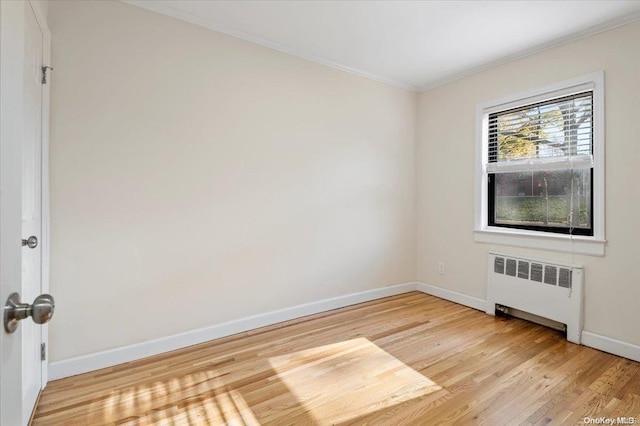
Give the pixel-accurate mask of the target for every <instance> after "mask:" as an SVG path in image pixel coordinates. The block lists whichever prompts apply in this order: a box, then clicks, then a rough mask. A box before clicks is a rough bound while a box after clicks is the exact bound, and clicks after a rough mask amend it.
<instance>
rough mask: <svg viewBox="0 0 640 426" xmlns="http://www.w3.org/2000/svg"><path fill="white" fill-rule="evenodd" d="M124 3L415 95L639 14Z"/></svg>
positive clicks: (473, 4)
mask: <svg viewBox="0 0 640 426" xmlns="http://www.w3.org/2000/svg"><path fill="white" fill-rule="evenodd" d="M124 1H125V2H126V3H130V4H133V5H136V6H140V7H144V8H146V9H151V10H154V11H156V12H160V13H163V14H166V15H170V16H174V17H176V18H179V19H183V20H185V21H189V22H192V23H196V24H199V25H203V26H205V27H208V28H211V29H214V30H216V31H220V32H223V33H227V34H230V35H233V36H236V37H240V38H243V39H246V40H249V41H252V42H255V43H258V44H261V45H265V46H268V47H271V48H274V49H277V50H281V51H284V52H287V53H290V54H293V55H296V56H300V57H302V58H305V59H309V60H312V61H315V62H319V63H323V64H326V65H329V66H332V67H335V68H339V69H342V70H345V71H349V72H352V73H355V74H359V75H363V76H366V77H369V78H372V79H375V80H378V81H382V82H385V83H388V84H392V85H395V86H399V87H403V88H406V89H409V90H414V91H421V90H426V89H429V88H431V87H435V86H438V85H441V84H444V83H447V82H449V81H453V80H455V79H457V78H460V77H462V76H465V75H469V74H471V73H474V72H478V71H481V70H484V69H487V68H490V67H492V66H495V65H498V64H501V63H504V62H507V61H509V60H513V59H515V58H518V57H522V56H525V55H527V54H531V53H534V52H537V51H540V50H543V49H546V48H549V47H552V46H556V45H558V44H561V43H564V42H567V41H571V40H575V39H577V38H580V37H584V36H586V35H590V34H593V33H596V32H599V31H603V30H606V29H609V28H613V27H616V26H619V25H622V24H624V23H627V22H631V21H633V20H638V19H640V0H635V1H614V0H605V1H595V0H593V1H558V0H556V1H348V0H344V1H202V0H200V1H191V0H124Z"/></svg>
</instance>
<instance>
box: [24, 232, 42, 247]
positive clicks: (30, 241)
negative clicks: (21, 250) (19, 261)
mask: <svg viewBox="0 0 640 426" xmlns="http://www.w3.org/2000/svg"><path fill="white" fill-rule="evenodd" d="M24 246H27V247H29V248H31V249H33V248H36V247H38V237H36V236H35V235H32V236H30V237H29V238H27V239H26V240H22V247H24Z"/></svg>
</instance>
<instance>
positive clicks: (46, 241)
mask: <svg viewBox="0 0 640 426" xmlns="http://www.w3.org/2000/svg"><path fill="white" fill-rule="evenodd" d="M29 4H30V5H31V9H32V10H33V13H34V15H35V17H36V21H38V26H39V27H40V30H41V31H42V63H43V64H44V65H46V66H51V31H50V30H49V25H48V23H47V14H46V11H45V10H44V9H43V7H44V6H43V4H42V2H41V1H34V0H29ZM52 80H53V72H48V73H47V84H43V85H42V150H41V155H42V163H41V174H40V176H41V179H42V185H41V191H42V194H41V209H42V212H41V221H42V224H41V228H40V232H41V236H40V237H41V238H40V241H41V242H42V243H41V246H40V247H41V249H40V250H41V280H42V281H41V286H42V287H41V294H42V293H47V294H48V293H49V265H50V264H49V261H50V248H51V244H50V237H51V232H50V216H49V215H50V204H49V202H50V201H49V107H50V99H51V82H52ZM41 327H42V342H43V343H45V344H46V351H45V357H46V358H45V359H46V361H45V362H43V363H42V381H41V383H40V389H44V387H45V386H46V385H47V382H48V374H49V353H48V352H49V324H48V323H47V324H43V325H42V326H41Z"/></svg>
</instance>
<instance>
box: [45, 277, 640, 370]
mask: <svg viewBox="0 0 640 426" xmlns="http://www.w3.org/2000/svg"><path fill="white" fill-rule="evenodd" d="M411 291H420V292H422V293H425V294H429V295H431V296H435V297H438V298H441V299H444V300H448V301H450V302H454V303H458V304H461V305H464V306H468V307H470V308H473V309H477V310H479V311H482V312H486V307H487V302H486V300H484V299H479V298H477V297H473V296H467V295H465V294H462V293H457V292H455V291H451V290H447V289H445V288H442V287H437V286H434V285H430V284H425V283H422V282H409V283H405V284H399V285H394V286H389V287H382V288H378V289H374V290H367V291H363V292H359V293H352V294H348V295H345V296H338V297H334V298H331V299H324V300H320V301H317V302H311V303H305V304H303V305H298V306H294V307H291V308H285V309H281V310H278V311H273V312H268V313H265V314H259V315H253V316H250V317H246V318H240V319H238V320H234V321H229V322H226V323H222V324H217V325H214V326H211V327H205V328H201V329H198V330H192V331H187V332H185V333H180V334H176V335H173V336H168V337H163V338H160V339H155V340H149V341H147V342H142V343H137V344H134V345H129V346H123V347H120V348H116V349H109V350H106V351H102V352H97V353H93V354H89V355H82V356H79V357H75V358H70V359H65V360H62V361H56V362H52V363H51V365H50V367H49V378H50V379H51V380H56V379H62V378H64V377H70V376H75V375H77V374H82V373H87V372H90V371H95V370H99V369H101V368H107V367H111V366H114V365H118V364H123V363H126V362H130V361H135V360H138V359H142V358H146V357H149V356H153V355H158V354H161V353H165V352H169V351H173V350H176V349H182V348H186V347H188V346H192V345H196V344H199V343H204V342H208V341H210V340H214V339H219V338H222V337H226V336H231V335H233V334H237V333H242V332H245V331H249V330H254V329H256V328H260V327H266V326H269V325H273V324H277V323H279V322H283V321H290V320H293V319H297V318H301V317H304V316H307V315H313V314H317V313H321V312H326V311H330V310H333V309H338V308H343V307H345V306H350V305H355V304H358V303H363V302H369V301H371V300H377V299H381V298H384V297H389V296H395V295H398V294H404V293H409V292H411ZM582 344H583V345H585V346H590V347H593V348H595V349H599V350H603V351H606V352H609V353H612V354H614V355H618V356H621V357H625V358H629V359H633V360H635V361H640V346H636V345H632V344H630V343H625V342H621V341H619V340H615V339H611V338H608V337H605V336H601V335H598V334H594V333H590V332H587V331H583V332H582Z"/></svg>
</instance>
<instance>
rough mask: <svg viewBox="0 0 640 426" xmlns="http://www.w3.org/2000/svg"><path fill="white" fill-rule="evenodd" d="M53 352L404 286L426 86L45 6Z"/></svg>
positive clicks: (166, 23)
mask: <svg viewBox="0 0 640 426" xmlns="http://www.w3.org/2000/svg"><path fill="white" fill-rule="evenodd" d="M49 21H50V26H51V30H52V38H53V47H52V49H53V64H52V66H53V67H54V68H55V74H54V76H53V83H52V103H51V111H52V115H51V207H52V212H51V221H52V224H51V228H52V246H51V251H52V266H51V268H52V269H51V292H52V294H54V295H55V297H56V302H57V311H56V316H55V320H54V321H52V322H51V344H50V346H51V359H52V360H53V361H56V360H63V359H68V358H70V357H74V356H78V355H82V354H89V353H94V352H97V351H101V350H105V349H109V348H116V347H120V346H124V345H128V344H133V343H138V342H143V341H146V340H149V339H153V338H158V337H163V336H169V335H173V334H176V333H180V332H184V331H187V330H191V329H194V328H198V327H205V326H209V325H212V324H217V323H221V322H224V321H229V320H233V319H236V318H241V317H245V316H248V315H253V314H258V313H262V312H268V311H272V310H275V309H279V308H284V307H288V306H293V305H297V304H301V303H305V302H310V301H316V300H320V299H324V298H328V297H332V296H337V295H343V294H348V293H352V292H357V291H363V290H367V289H372V288H379V287H382V286H387V285H393V284H399V283H404V282H408V281H413V280H414V278H415V274H416V272H415V223H416V222H415V172H414V170H415V168H414V159H415V157H414V154H415V136H416V135H415V133H416V130H417V125H416V117H417V98H418V97H417V95H416V94H413V93H410V92H406V91H403V90H400V89H397V88H392V87H389V86H386V85H383V84H379V83H376V82H373V81H370V80H367V79H364V78H361V77H357V76H354V75H351V74H347V73H344V72H341V71H337V70H334V69H331V68H328V67H324V66H321V65H317V64H314V63H311V62H307V61H305V60H301V59H298V58H295V57H292V56H289V55H286V54H283V53H279V52H276V51H273V50H270V49H267V48H263V47H260V46H257V45H254V44H251V43H248V42H245V41H241V40H238V39H234V38H232V37H229V36H226V35H222V34H219V33H215V32H213V31H210V30H207V29H204V28H201V27H198V26H195V25H191V24H187V23H184V22H181V21H178V20H175V19H171V18H168V17H165V16H162V15H158V14H154V13H152V12H149V11H146V10H143V9H139V8H136V7H133V6H129V5H126V4H122V3H118V2H98V1H96V2H76V1H71V2H65V1H56V2H51V3H50V4H49Z"/></svg>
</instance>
